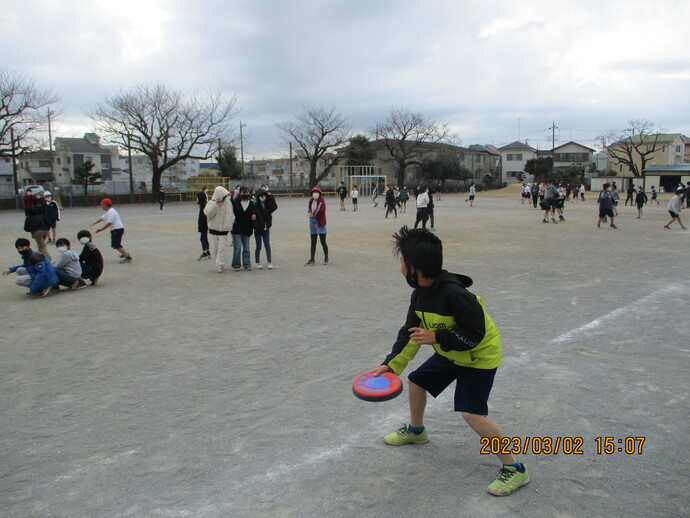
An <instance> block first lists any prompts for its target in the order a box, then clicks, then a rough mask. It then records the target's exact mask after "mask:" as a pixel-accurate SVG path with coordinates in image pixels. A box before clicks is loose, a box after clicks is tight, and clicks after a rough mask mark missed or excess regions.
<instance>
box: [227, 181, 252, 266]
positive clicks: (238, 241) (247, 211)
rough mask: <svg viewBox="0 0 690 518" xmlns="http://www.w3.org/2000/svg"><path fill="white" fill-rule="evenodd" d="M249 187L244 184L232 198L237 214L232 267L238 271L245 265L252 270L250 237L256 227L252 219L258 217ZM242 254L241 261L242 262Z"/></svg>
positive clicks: (234, 224)
mask: <svg viewBox="0 0 690 518" xmlns="http://www.w3.org/2000/svg"><path fill="white" fill-rule="evenodd" d="M250 198H251V196H250V194H249V189H248V188H247V187H245V186H244V185H243V186H241V187H240V190H239V192H238V194H237V196H236V197H235V198H234V199H233V200H232V210H233V212H234V214H235V222H234V223H233V224H232V230H231V231H230V234H232V247H233V248H232V268H233V270H235V271H236V272H238V271H240V267H241V266H244V269H245V270H246V271H251V269H252V263H251V253H250V252H249V238H250V237H251V236H252V232H253V230H254V227H253V226H252V221H253V220H254V219H256V215H254V204H253V203H252V201H251V199H250ZM240 255H241V259H242V260H241V262H240Z"/></svg>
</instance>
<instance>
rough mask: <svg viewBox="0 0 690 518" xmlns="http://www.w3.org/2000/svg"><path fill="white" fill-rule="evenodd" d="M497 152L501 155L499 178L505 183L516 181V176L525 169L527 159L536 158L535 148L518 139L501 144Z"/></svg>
mask: <svg viewBox="0 0 690 518" xmlns="http://www.w3.org/2000/svg"><path fill="white" fill-rule="evenodd" d="M498 152H499V153H500V156H501V167H500V172H499V180H500V181H501V182H505V183H516V182H518V181H519V180H518V177H520V174H521V173H524V171H525V164H526V163H527V161H528V160H532V159H535V158H537V150H536V149H534V148H533V147H532V146H529V145H528V144H525V143H524V142H520V141H515V142H512V143H510V144H508V145H505V146H502V147H500V148H498ZM528 180H529V181H531V179H528Z"/></svg>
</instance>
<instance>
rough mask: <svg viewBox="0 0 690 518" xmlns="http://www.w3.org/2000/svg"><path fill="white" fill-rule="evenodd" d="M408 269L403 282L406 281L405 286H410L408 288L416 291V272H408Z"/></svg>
mask: <svg viewBox="0 0 690 518" xmlns="http://www.w3.org/2000/svg"><path fill="white" fill-rule="evenodd" d="M410 270H411V269H410V267H409V266H408V267H407V275H406V276H405V280H406V281H407V284H408V285H409V286H410V288H413V289H415V290H416V289H417V288H419V283H418V282H417V272H414V273H412V272H411V271H410Z"/></svg>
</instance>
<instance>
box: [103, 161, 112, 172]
mask: <svg viewBox="0 0 690 518" xmlns="http://www.w3.org/2000/svg"><path fill="white" fill-rule="evenodd" d="M107 169H110V164H108V163H105V162H103V163H101V170H103V171H105V170H107Z"/></svg>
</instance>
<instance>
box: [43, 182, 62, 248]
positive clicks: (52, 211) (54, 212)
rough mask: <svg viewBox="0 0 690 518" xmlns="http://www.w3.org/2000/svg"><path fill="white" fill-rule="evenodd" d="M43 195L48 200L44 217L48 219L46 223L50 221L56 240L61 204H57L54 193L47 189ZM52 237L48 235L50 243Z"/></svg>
mask: <svg viewBox="0 0 690 518" xmlns="http://www.w3.org/2000/svg"><path fill="white" fill-rule="evenodd" d="M43 196H44V197H45V201H46V206H45V212H44V213H43V219H45V220H46V223H48V226H50V231H51V232H52V234H53V239H52V240H53V242H55V238H56V233H57V222H58V221H60V206H59V205H58V204H57V202H56V201H55V200H54V199H53V195H52V194H51V193H50V192H49V191H46V192H45V193H43ZM50 241H51V240H50V237H48V241H47V242H48V243H50Z"/></svg>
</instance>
